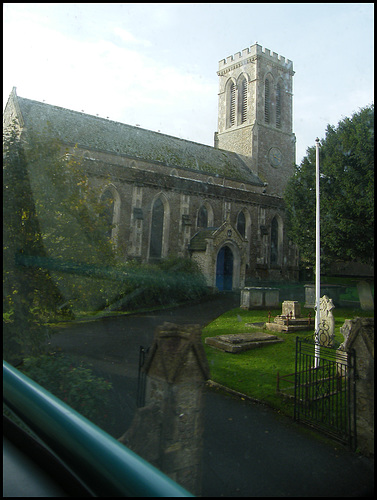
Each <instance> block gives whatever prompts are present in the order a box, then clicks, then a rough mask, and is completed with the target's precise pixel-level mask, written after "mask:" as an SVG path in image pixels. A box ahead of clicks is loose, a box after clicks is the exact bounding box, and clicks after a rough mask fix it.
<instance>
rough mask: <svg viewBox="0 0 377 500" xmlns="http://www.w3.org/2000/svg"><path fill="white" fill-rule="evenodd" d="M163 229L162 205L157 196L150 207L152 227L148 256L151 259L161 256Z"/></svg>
mask: <svg viewBox="0 0 377 500" xmlns="http://www.w3.org/2000/svg"><path fill="white" fill-rule="evenodd" d="M163 229H164V205H163V203H162V201H161V200H160V198H158V199H157V200H156V201H155V202H154V204H153V209H152V227H151V239H150V246H149V257H150V258H151V259H160V258H161V256H162V236H163Z"/></svg>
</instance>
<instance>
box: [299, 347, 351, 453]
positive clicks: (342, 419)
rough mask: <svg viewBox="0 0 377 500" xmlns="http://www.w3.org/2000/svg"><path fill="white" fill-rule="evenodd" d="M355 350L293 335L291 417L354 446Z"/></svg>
mask: <svg viewBox="0 0 377 500" xmlns="http://www.w3.org/2000/svg"><path fill="white" fill-rule="evenodd" d="M355 377H356V374H355V352H354V351H353V350H351V351H349V352H345V351H340V350H337V349H334V348H332V347H325V346H319V345H316V344H315V342H314V341H313V340H309V339H300V338H297V339H296V369H295V391H294V418H295V420H296V421H298V422H303V423H306V424H309V425H311V426H313V427H316V428H318V429H319V430H321V431H323V432H325V433H326V434H328V435H330V436H332V437H333V438H335V439H337V440H339V441H341V442H343V443H344V444H347V445H349V446H350V447H351V448H352V449H354V448H355V447H356V418H355V410H356V406H355V404H356V403H355V396H356V385H355Z"/></svg>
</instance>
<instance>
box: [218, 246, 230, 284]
mask: <svg viewBox="0 0 377 500" xmlns="http://www.w3.org/2000/svg"><path fill="white" fill-rule="evenodd" d="M216 287H217V288H218V289H219V290H232V288H233V252H232V250H231V249H230V248H229V247H228V246H224V247H222V248H221V249H220V250H219V253H218V254H217V261H216Z"/></svg>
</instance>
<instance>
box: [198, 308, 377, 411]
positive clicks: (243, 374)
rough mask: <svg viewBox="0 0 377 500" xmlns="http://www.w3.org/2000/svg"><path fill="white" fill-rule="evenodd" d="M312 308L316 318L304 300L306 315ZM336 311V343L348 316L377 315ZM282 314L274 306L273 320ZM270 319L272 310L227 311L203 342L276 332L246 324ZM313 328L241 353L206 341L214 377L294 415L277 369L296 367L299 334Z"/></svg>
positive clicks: (206, 331) (304, 334)
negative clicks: (278, 387) (279, 392)
mask: <svg viewBox="0 0 377 500" xmlns="http://www.w3.org/2000/svg"><path fill="white" fill-rule="evenodd" d="M309 311H310V312H311V315H312V318H313V317H314V310H309V309H305V308H304V304H303V303H302V304H301V312H302V315H303V316H307V315H308V313H309ZM333 312H334V318H335V343H336V345H339V344H340V343H341V342H343V336H342V334H341V333H340V327H341V326H342V325H343V323H344V321H345V319H352V318H354V317H356V316H367V317H371V316H374V311H362V310H361V309H356V310H354V309H340V308H339V309H334V311H333ZM278 314H281V310H271V315H272V317H271V321H273V318H274V317H275V316H277V315H278ZM266 321H268V311H265V310H261V311H258V310H253V311H245V310H243V309H240V308H236V309H233V310H231V311H228V312H227V313H225V314H223V315H222V316H220V317H219V318H217V319H216V320H215V321H213V322H212V323H210V324H209V325H207V326H206V327H205V328H204V329H203V335H202V337H203V342H204V339H205V338H206V337H214V336H216V335H223V334H230V333H245V332H253V331H265V332H266V333H274V332H271V331H268V330H266V329H265V330H263V329H262V328H260V327H259V328H257V327H246V326H245V324H246V323H256V322H266ZM312 332H313V330H311V331H310V330H309V331H302V332H294V333H277V336H278V337H280V338H282V339H284V342H281V343H278V344H273V345H268V346H264V347H261V348H258V349H252V350H250V351H245V352H242V353H239V354H231V353H225V352H223V351H220V350H218V349H215V348H213V347H210V346H207V345H206V344H204V349H205V352H206V354H207V359H208V362H209V367H210V370H211V380H213V381H215V382H218V383H219V384H221V385H224V386H226V387H229V388H230V389H233V390H235V391H238V392H241V393H243V394H246V395H247V396H250V397H252V398H255V399H258V400H260V401H263V402H265V403H267V404H269V405H271V406H273V407H274V408H277V409H279V410H281V411H283V412H284V413H287V414H288V415H291V416H292V415H293V403H292V400H290V399H288V398H285V397H283V396H281V395H279V394H277V392H276V381H277V373H278V372H279V374H280V376H282V375H288V374H290V373H293V372H294V371H295V350H296V337H301V338H305V337H307V336H309V335H310V334H311V333H312ZM288 385H289V384H288V383H284V382H281V383H280V386H281V388H282V389H284V388H285V387H288Z"/></svg>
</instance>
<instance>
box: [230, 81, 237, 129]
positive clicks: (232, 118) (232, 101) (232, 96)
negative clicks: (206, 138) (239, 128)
mask: <svg viewBox="0 0 377 500" xmlns="http://www.w3.org/2000/svg"><path fill="white" fill-rule="evenodd" d="M235 118H236V86H235V85H234V83H231V84H230V110H229V125H230V126H231V127H232V126H233V125H234V124H235Z"/></svg>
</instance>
